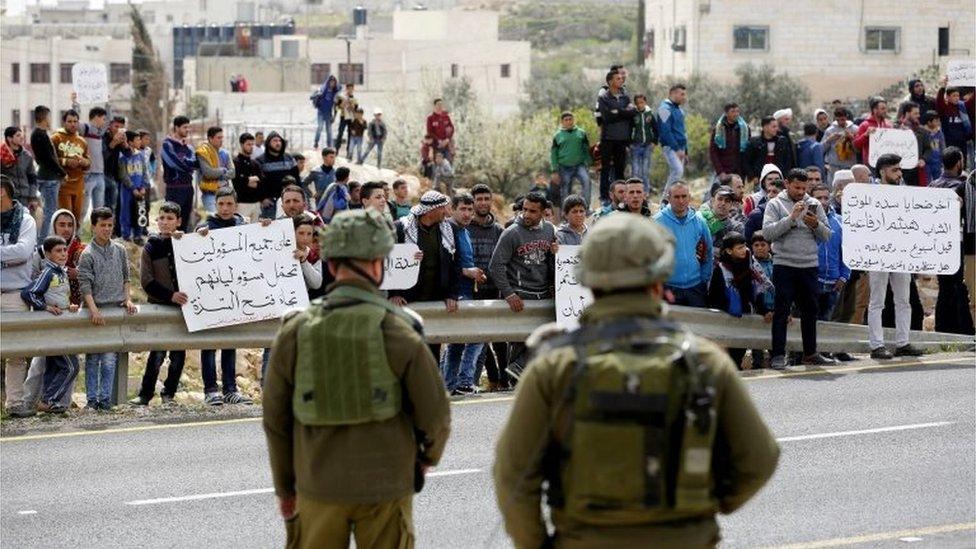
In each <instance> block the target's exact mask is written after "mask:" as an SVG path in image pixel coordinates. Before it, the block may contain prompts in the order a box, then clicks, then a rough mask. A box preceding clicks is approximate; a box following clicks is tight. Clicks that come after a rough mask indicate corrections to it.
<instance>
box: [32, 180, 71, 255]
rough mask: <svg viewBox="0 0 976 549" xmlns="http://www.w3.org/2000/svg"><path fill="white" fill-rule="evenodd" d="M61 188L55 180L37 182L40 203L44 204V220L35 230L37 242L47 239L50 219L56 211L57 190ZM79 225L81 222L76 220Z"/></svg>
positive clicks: (59, 183)
mask: <svg viewBox="0 0 976 549" xmlns="http://www.w3.org/2000/svg"><path fill="white" fill-rule="evenodd" d="M60 188H61V182H60V181H58V180H57V179H39V180H38V181H37V189H38V190H39V191H40V193H41V202H43V203H44V220H43V221H41V226H40V228H39V229H38V230H37V241H38V242H43V241H44V239H45V238H47V233H48V229H50V228H51V218H52V217H54V212H56V211H58V190H60ZM78 223H79V224H81V220H80V219H79V220H78Z"/></svg>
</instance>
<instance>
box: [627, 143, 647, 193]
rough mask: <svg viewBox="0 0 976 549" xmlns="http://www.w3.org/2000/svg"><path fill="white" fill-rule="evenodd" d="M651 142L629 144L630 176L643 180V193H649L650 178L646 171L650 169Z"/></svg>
mask: <svg viewBox="0 0 976 549" xmlns="http://www.w3.org/2000/svg"><path fill="white" fill-rule="evenodd" d="M650 163H651V144H650V143H648V144H646V145H641V144H640V143H634V144H633V145H631V146H630V176H631V177H636V178H637V179H640V180H641V181H643V182H644V194H645V195H647V194H650V193H651V180H650V179H648V173H650V171H651V166H650Z"/></svg>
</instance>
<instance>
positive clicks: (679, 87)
mask: <svg viewBox="0 0 976 549" xmlns="http://www.w3.org/2000/svg"><path fill="white" fill-rule="evenodd" d="M687 98H688V92H687V90H686V89H685V85H684V84H675V85H673V86H671V89H670V90H668V98H667V99H665V100H664V101H661V106H660V107H658V109H657V118H658V128H657V129H658V138H659V139H660V141H661V147H662V149H661V150H662V151H663V152H664V159H665V160H667V161H668V182H667V183H666V184H665V186H664V196H667V195H668V189H670V188H671V185H672V184H674V182H675V181H678V180H679V179H681V178H682V177H683V176H684V174H685V162H687V161H688V135H687V133H686V132H685V113H684V111H682V110H681V105H682V104H684V102H685V100H686V99H687Z"/></svg>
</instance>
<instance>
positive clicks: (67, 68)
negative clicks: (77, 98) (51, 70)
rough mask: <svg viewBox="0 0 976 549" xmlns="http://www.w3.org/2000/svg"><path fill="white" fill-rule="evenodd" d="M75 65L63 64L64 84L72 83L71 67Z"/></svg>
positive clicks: (62, 75)
mask: <svg viewBox="0 0 976 549" xmlns="http://www.w3.org/2000/svg"><path fill="white" fill-rule="evenodd" d="M72 66H74V63H61V80H60V82H61V83H62V84H70V83H71V67H72Z"/></svg>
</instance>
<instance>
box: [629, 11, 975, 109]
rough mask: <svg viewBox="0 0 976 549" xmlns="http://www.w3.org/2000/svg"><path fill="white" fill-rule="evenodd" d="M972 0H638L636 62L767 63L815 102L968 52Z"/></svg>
mask: <svg viewBox="0 0 976 549" xmlns="http://www.w3.org/2000/svg"><path fill="white" fill-rule="evenodd" d="M974 19H976V7H974V3H973V2H972V0H943V1H940V2H917V1H914V0H804V1H794V2H770V1H768V0H647V7H646V32H647V34H646V38H645V41H646V42H647V45H646V47H645V52H647V54H648V55H647V58H646V60H645V64H646V66H647V67H649V68H650V69H651V73H652V74H654V75H657V76H677V77H684V76H689V75H691V74H694V73H698V74H704V75H707V76H711V77H714V78H716V79H719V80H723V81H728V80H731V79H732V78H734V70H735V68H736V67H737V66H739V65H741V64H744V63H749V62H751V63H753V64H755V65H759V64H763V63H768V64H770V65H772V66H773V67H775V68H776V70H777V71H780V72H787V73H789V74H790V75H791V76H793V77H797V78H799V79H801V80H803V81H804V82H805V83H806V84H807V85H808V86H809V87H810V90H811V93H812V100H813V103H814V104H820V103H823V102H827V101H830V100H831V99H834V98H842V99H843V98H863V97H865V96H866V95H869V94H871V93H874V92H877V91H878V90H881V89H883V88H885V87H887V86H889V85H891V84H893V83H896V82H898V81H900V80H903V79H905V78H906V77H908V76H909V75H911V74H912V73H914V72H917V71H919V70H920V69H923V68H925V67H928V66H931V65H940V66H943V67H944V65H945V62H946V61H947V60H949V59H954V58H972V56H973V55H974V54H976V32H974V25H973V21H974Z"/></svg>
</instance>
